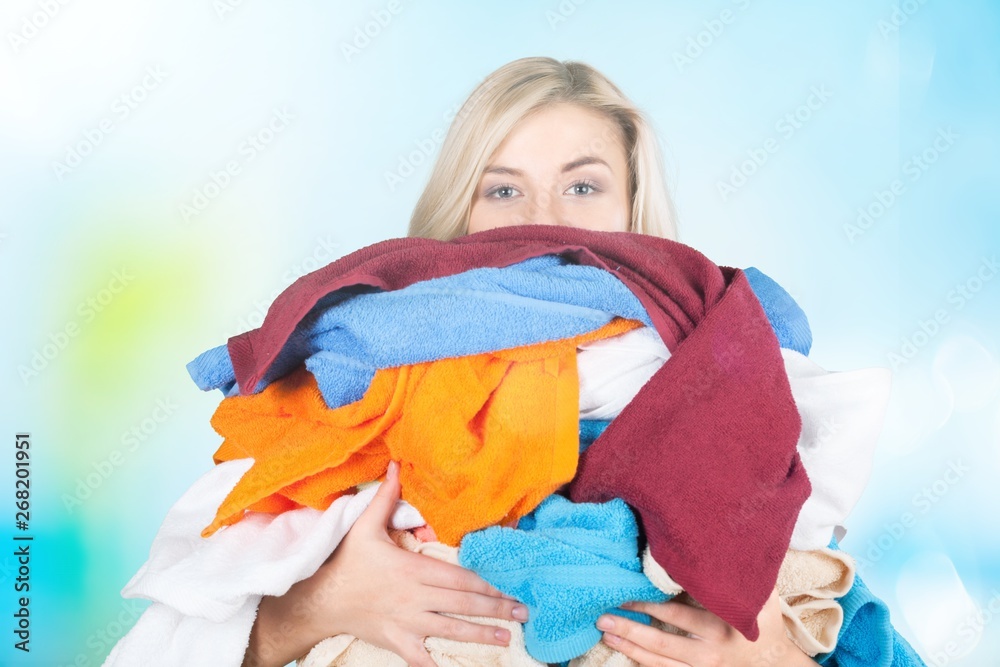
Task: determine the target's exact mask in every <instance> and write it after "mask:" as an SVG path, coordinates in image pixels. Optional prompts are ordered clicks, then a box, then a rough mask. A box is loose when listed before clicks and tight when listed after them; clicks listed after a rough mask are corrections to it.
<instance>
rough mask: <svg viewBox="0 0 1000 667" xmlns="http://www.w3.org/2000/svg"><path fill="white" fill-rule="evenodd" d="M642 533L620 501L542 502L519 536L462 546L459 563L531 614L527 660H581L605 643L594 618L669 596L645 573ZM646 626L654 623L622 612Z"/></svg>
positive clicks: (487, 532) (480, 538)
mask: <svg viewBox="0 0 1000 667" xmlns="http://www.w3.org/2000/svg"><path fill="white" fill-rule="evenodd" d="M637 539H638V527H637V525H636V523H635V518H634V517H633V516H632V511H631V510H630V509H629V508H628V506H627V505H625V503H624V502H622V501H621V500H617V499H616V500H612V501H609V502H607V503H601V504H596V503H581V504H577V503H573V502H570V501H569V500H567V499H566V498H563V497H562V496H559V495H552V496H549V497H548V498H546V499H545V501H544V502H542V504H541V505H539V506H538V508H537V509H536V510H535V511H534V512H532V513H531V514H529V515H527V516H525V517H524V518H523V519H521V521H520V522H519V523H518V527H517V529H513V528H503V527H492V528H486V529H484V530H481V531H476V532H473V533H469V534H468V535H466V536H465V537H464V538H463V539H462V543H461V546H460V547H459V552H458V559H459V563H461V565H462V566H463V567H467V568H469V569H470V570H473V571H474V572H476V573H477V574H478V575H479V576H481V577H482V578H483V579H485V580H486V581H488V582H489V583H490V584H492V585H493V586H494V587H495V588H497V589H498V590H500V591H502V592H504V593H506V594H508V595H511V596H513V597H515V598H517V599H518V600H520V601H521V602H522V603H523V604H524V605H525V606H527V607H528V622H527V623H526V624H525V629H524V634H525V643H526V645H527V647H528V653H530V654H531V656H532V657H534V658H535V659H537V660H541V661H543V662H558V661H562V660H569V659H570V658H575V657H576V656H579V655H582V654H583V653H585V652H586V651H587V649H589V648H590V647H592V646H593V645H594V644H596V643H597V642H598V641H600V638H601V632H600V631H599V630H598V629H597V627H596V625H595V623H596V622H597V618H598V617H599V616H600V615H601V614H603V613H605V612H608V611H611V610H613V609H615V608H616V607H618V605H620V604H622V603H623V602H625V601H627V600H646V601H651V602H662V601H664V600H667V599H668V598H669V596H668V595H666V594H664V593H662V592H661V591H659V590H658V589H657V588H656V587H654V586H653V585H652V584H651V583H650V582H649V580H648V579H647V578H646V577H645V575H643V573H642V565H641V564H640V562H639V556H638V545H637ZM616 613H625V614H627V615H628V616H629V617H631V618H634V619H636V620H641V621H643V622H646V623H648V622H649V617H648V616H646V615H645V614H638V613H636V612H626V611H624V610H619V611H618V612H616Z"/></svg>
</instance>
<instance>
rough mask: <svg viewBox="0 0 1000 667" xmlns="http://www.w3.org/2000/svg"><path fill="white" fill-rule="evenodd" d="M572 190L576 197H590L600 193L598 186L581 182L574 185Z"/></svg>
mask: <svg viewBox="0 0 1000 667" xmlns="http://www.w3.org/2000/svg"><path fill="white" fill-rule="evenodd" d="M570 190H572V191H573V194H575V195H589V194H593V193H595V192H598V190H597V186H596V185H594V184H593V183H591V182H589V181H580V182H579V183H574V184H573V185H572V186H571V187H570Z"/></svg>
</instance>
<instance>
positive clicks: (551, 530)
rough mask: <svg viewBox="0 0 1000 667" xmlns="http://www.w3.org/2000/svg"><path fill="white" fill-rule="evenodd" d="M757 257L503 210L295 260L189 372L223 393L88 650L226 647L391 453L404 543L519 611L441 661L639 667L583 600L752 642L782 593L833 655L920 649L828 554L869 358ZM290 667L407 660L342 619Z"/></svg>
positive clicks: (863, 430)
mask: <svg viewBox="0 0 1000 667" xmlns="http://www.w3.org/2000/svg"><path fill="white" fill-rule="evenodd" d="M811 342H812V339H811V333H810V330H809V326H808V322H807V321H806V318H805V315H804V314H803V312H802V311H801V309H800V308H799V307H798V306H797V304H796V303H795V301H794V300H793V299H792V298H791V296H789V295H788V294H787V292H785V291H784V290H783V289H782V288H781V287H780V286H779V285H778V284H777V283H775V282H774V281H773V280H771V279H770V278H768V277H767V276H766V275H764V274H763V273H761V272H760V271H758V270H756V269H752V268H750V269H746V270H739V269H733V268H729V267H720V266H718V265H716V264H714V263H712V262H711V261H710V260H708V259H707V258H706V257H704V256H703V255H702V254H700V253H698V252H697V251H696V250H694V249H692V248H690V247H689V246H686V245H684V244H681V243H678V242H675V241H670V240H666V239H659V238H655V237H649V236H641V235H638V234H627V233H609V232H594V231H588V230H581V229H573V228H565V227H553V226H526V227H507V228H501V229H495V230H490V231H487V232H481V233H477V234H472V235H468V236H465V237H461V238H458V239H455V240H453V241H448V242H444V241H436V240H431V239H418V238H406V239H392V240H389V241H384V242H381V243H377V244H374V245H371V246H368V247H366V248H363V249H362V250H359V251H357V252H355V253H351V254H350V255H347V256H345V257H343V258H341V259H339V260H337V261H336V262H333V263H332V264H330V265H328V266H326V267H324V268H322V269H319V270H318V271H315V272H313V273H311V274H309V275H307V276H304V277H302V278H300V279H299V280H298V281H296V282H295V283H294V284H293V285H292V286H290V287H289V288H288V289H287V290H285V292H283V293H282V294H281V295H279V297H278V298H277V299H276V300H275V302H274V304H273V305H272V306H271V308H270V309H269V311H268V313H267V317H266V318H265V320H264V322H263V324H262V325H261V327H260V328H259V329H255V330H253V331H249V332H246V333H244V334H241V335H239V336H236V337H234V338H231V339H230V340H229V342H228V344H227V345H223V346H219V347H217V348H213V349H211V350H208V351H207V352H205V353H204V354H202V355H200V356H199V357H198V358H196V359H195V360H194V361H192V362H191V363H190V364H189V365H188V371H189V373H190V374H191V376H192V378H193V379H194V380H195V382H196V383H197V384H198V386H199V387H200V388H201V389H203V390H213V389H219V390H221V391H222V392H223V394H224V398H223V400H222V401H221V403H220V405H219V408H218V409H217V411H216V413H215V415H214V416H213V417H212V426H213V427H214V428H215V430H216V431H217V432H218V433H219V434H220V435H222V436H223V442H222V444H221V446H220V447H219V448H218V450H217V451H216V452H215V455H214V459H215V462H216V464H217V465H216V466H215V468H214V469H213V470H212V471H210V472H209V473H207V474H206V475H205V476H203V477H202V478H201V479H200V480H198V481H197V482H196V483H195V485H194V486H192V488H191V489H190V490H189V491H188V492H187V493H186V494H185V495H184V497H182V498H181V499H180V500H179V501H178V503H177V504H176V505H175V506H174V507H173V508H172V509H171V510H170V512H169V513H168V516H167V518H166V520H165V521H164V524H163V526H162V527H161V529H160V532H159V533H158V534H157V536H156V538H155V540H154V542H153V546H152V548H151V552H150V559H149V560H148V561H147V563H146V564H144V565H143V566H142V568H141V569H140V570H139V572H138V573H137V574H136V575H135V576H134V577H133V578H132V580H131V581H130V582H129V583H128V585H127V586H126V587H125V589H124V590H123V595H124V596H126V597H142V598H146V599H150V600H152V601H153V605H151V606H150V608H149V609H147V610H146V612H145V613H144V614H143V616H142V617H141V618H140V619H139V622H138V623H137V624H136V626H135V627H134V628H133V629H132V631H130V632H129V633H128V635H126V636H125V637H124V638H123V639H122V640H121V641H120V642H119V644H118V645H117V646H116V647H115V649H114V650H113V652H112V654H111V655H110V656H109V658H108V661H107V662H106V663H105V664H106V665H128V664H147V665H154V664H164V665H166V664H196V663H205V664H208V663H209V662H211V663H212V664H218V665H234V666H236V665H239V664H240V662H241V660H242V657H243V653H244V651H245V649H246V646H247V640H248V637H249V633H250V629H251V627H252V625H253V619H254V615H255V613H256V607H257V605H258V604H259V602H260V599H261V597H262V596H263V595H281V594H283V593H285V592H286V591H287V590H288V588H289V587H290V586H291V585H292V584H294V583H295V582H296V581H300V580H302V579H305V578H307V577H309V576H310V575H311V574H313V573H314V572H315V571H316V570H317V569H318V567H319V566H320V564H321V563H322V562H323V561H324V560H325V559H326V557H327V556H328V555H329V554H330V553H331V552H332V551H333V550H334V549H335V548H336V546H337V544H338V543H339V542H340V540H341V539H342V538H343V536H344V535H345V534H346V533H347V531H348V530H349V529H350V527H351V525H352V524H353V522H354V521H355V520H356V519H357V517H358V516H359V515H360V514H361V512H362V511H363V510H364V508H365V507H366V506H367V504H368V503H369V502H370V501H371V498H372V497H373V496H374V493H375V490H376V489H377V486H378V484H379V480H380V479H383V478H384V475H385V471H386V468H387V466H388V463H389V461H390V460H395V461H398V462H399V463H400V482H401V489H402V491H401V494H402V500H401V501H400V502H399V503H398V505H397V508H396V510H395V513H394V514H393V516H392V519H391V528H392V529H393V530H392V532H391V535H392V536H393V539H394V540H396V542H397V544H399V545H400V546H401V547H402V548H405V549H409V550H411V551H415V552H419V553H424V554H427V555H429V556H431V557H435V558H439V559H442V560H446V561H449V562H453V563H457V564H460V565H462V566H464V567H467V568H469V569H471V570H473V571H475V572H476V573H477V574H479V575H480V576H481V577H483V578H484V579H485V580H486V581H488V582H489V583H491V584H492V585H493V586H494V587H496V588H497V589H499V590H501V591H503V592H504V593H507V594H509V595H511V596H513V597H515V598H517V599H518V600H520V601H521V602H522V603H524V604H525V605H526V606H527V607H528V609H529V620H528V622H527V623H525V624H524V625H523V626H522V624H519V623H514V622H508V621H500V620H497V619H475V620H476V621H477V622H490V623H494V624H496V625H498V626H502V627H507V628H508V629H509V630H510V631H511V637H512V641H511V645H510V646H509V647H506V648H500V647H491V646H484V645H479V644H463V643H458V642H451V641H447V640H442V639H437V638H428V640H427V641H426V642H425V643H426V646H427V648H428V651H430V653H431V655H432V657H434V659H435V660H436V662H437V663H438V664H440V665H459V664H462V665H465V664H482V665H544V664H546V663H563V664H566V663H567V662H568V664H570V665H572V666H576V667H583V666H588V667H596V666H598V665H601V666H604V667H611V666H612V665H627V664H634V663H632V662H631V661H629V660H628V659H626V658H625V656H623V655H621V654H620V653H616V652H615V651H613V650H612V649H610V648H608V647H607V646H605V645H603V644H602V643H601V642H600V637H601V633H600V631H599V630H597V628H596V626H595V623H596V620H597V618H598V617H599V616H600V615H601V614H603V613H608V612H611V613H615V614H617V615H620V616H625V617H629V618H633V619H635V620H638V621H641V622H644V623H652V624H654V625H657V627H660V628H661V629H663V630H665V631H668V632H677V633H683V631H682V630H679V629H677V628H671V627H668V626H665V625H664V624H662V623H660V622H659V621H657V620H655V619H651V618H650V617H648V616H646V615H644V614H639V613H637V612H632V611H628V610H624V609H620V608H619V605H621V604H623V603H624V602H626V601H629V600H644V601H651V602H662V601H665V600H668V599H671V598H674V597H676V596H682V597H681V598H679V599H684V600H685V601H688V602H689V603H690V604H696V605H698V606H702V607H704V608H706V609H708V610H709V611H711V612H713V613H715V614H716V615H717V616H719V617H720V618H722V619H723V620H725V621H726V622H728V623H729V624H731V625H732V626H733V627H735V628H736V629H737V630H739V631H740V632H741V633H742V634H743V635H744V636H746V637H747V638H748V639H751V640H754V639H756V638H757V637H758V635H759V629H758V627H757V623H756V618H757V615H758V614H759V612H760V610H761V609H762V607H763V605H764V603H765V601H766V600H767V599H768V597H769V596H770V594H771V592H772V591H773V590H775V589H777V591H778V593H779V595H780V597H781V601H782V602H781V605H782V613H783V616H784V620H785V627H786V632H787V634H788V636H789V637H790V638H791V639H792V641H793V642H795V644H796V645H797V646H799V647H800V648H801V649H802V650H803V651H804V652H805V653H806V654H808V655H810V656H814V657H815V659H816V660H817V661H818V662H820V663H821V664H831V665H885V666H886V667H889V666H890V665H920V664H923V663H922V662H921V661H920V659H919V658H918V657H917V656H916V654H915V653H914V652H913V651H912V649H911V648H910V647H909V645H908V644H907V643H906V642H905V640H903V639H902V638H901V637H900V636H899V635H898V633H896V632H895V631H894V630H893V628H892V626H891V625H890V623H889V618H888V612H887V610H886V608H885V605H884V604H883V603H882V602H881V601H880V600H878V599H877V598H875V597H874V596H872V595H871V593H870V592H869V591H868V590H867V588H865V587H864V585H863V583H862V582H861V580H860V578H859V577H858V576H857V574H856V572H855V567H854V561H853V559H852V558H851V557H850V556H849V555H848V554H847V553H845V552H843V551H841V550H839V548H838V547H837V541H838V539H839V538H841V537H842V536H843V528H842V526H843V524H844V521H845V519H846V517H847V515H848V513H849V512H850V511H851V509H852V508H853V507H854V505H855V504H856V502H857V501H858V499H859V498H860V495H861V493H862V491H863V489H864V487H865V485H866V483H867V480H868V477H869V475H870V471H871V464H872V458H873V450H874V446H875V443H876V441H877V439H878V435H879V431H880V428H881V422H882V419H883V416H884V412H885V408H886V404H887V401H888V393H889V382H890V376H889V371H888V370H887V369H881V368H870V369H864V370H859V371H851V372H828V371H825V370H823V369H822V368H820V367H819V366H818V365H816V364H815V363H813V362H812V361H811V360H810V359H809V358H808V353H809V348H810V346H811ZM300 664H301V665H302V666H303V667H328V666H332V665H371V664H385V665H395V664H399V665H403V664H405V663H404V662H403V661H402V660H401V659H399V658H397V657H395V656H393V655H392V654H390V653H388V652H385V651H383V650H381V649H379V648H377V647H374V646H370V645H367V644H365V643H364V642H362V641H361V640H359V639H356V638H354V637H350V636H347V635H341V636H337V637H332V638H329V639H327V640H325V641H323V642H321V643H320V644H318V645H317V646H316V647H314V648H313V649H312V651H310V652H309V653H308V654H307V655H306V656H303V657H302V658H301V660H300Z"/></svg>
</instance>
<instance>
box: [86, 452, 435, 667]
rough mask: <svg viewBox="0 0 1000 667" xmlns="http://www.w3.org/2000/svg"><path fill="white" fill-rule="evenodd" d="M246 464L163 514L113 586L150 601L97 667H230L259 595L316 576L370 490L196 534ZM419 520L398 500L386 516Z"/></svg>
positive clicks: (399, 523) (398, 522)
mask: <svg viewBox="0 0 1000 667" xmlns="http://www.w3.org/2000/svg"><path fill="white" fill-rule="evenodd" d="M252 463H253V460H252V459H238V460H234V461H226V462H224V463H221V464H219V465H217V466H215V467H213V468H212V469H211V470H210V471H208V472H207V473H205V475H203V476H202V477H201V478H199V479H198V480H197V481H196V482H195V483H194V484H193V485H192V486H191V488H190V489H189V490H188V491H187V492H186V493H185V494H184V495H183V496H182V497H181V499H180V500H178V501H177V503H175V504H174V506H173V507H172V508H171V509H170V511H169V512H167V516H166V518H165V519H164V520H163V525H162V526H161V527H160V530H159V532H158V533H157V534H156V537H155V538H154V540H153V544H152V546H151V548H150V552H149V560H147V561H146V563H145V564H143V565H142V567H140V568H139V571H138V572H137V573H136V574H135V576H134V577H132V579H131V581H129V582H128V584H126V586H125V588H124V589H122V597H126V598H145V599H148V600H152V601H153V604H152V605H151V606H150V607H149V608H147V609H146V611H144V612H143V614H142V616H140V617H139V620H138V622H137V623H136V625H135V626H134V627H133V628H132V629H131V630H130V631H129V632H128V634H126V635H125V636H124V637H122V638H121V640H119V642H118V643H117V644H116V645H115V647H114V649H112V651H111V654H110V655H109V656H108V658H107V660H105V662H104V665H105V667H133V666H135V665H143V666H144V667H147V666H148V667H159V666H161V665H162V666H163V667H168V666H176V665H213V666H215V667H225V666H227V665H231V666H232V667H239V665H240V663H241V662H242V661H243V654H244V653H245V652H246V647H247V645H248V643H249V639H250V630H251V628H252V627H253V621H254V618H255V616H256V613H257V606H258V605H259V604H260V599H261V597H263V596H264V595H282V594H284V593H285V592H287V591H288V589H289V588H291V586H292V584H294V583H295V582H297V581H301V580H303V579H306V578H307V577H309V576H310V575H312V574H313V573H314V572H316V570H318V569H319V566H320V565H321V564H322V563H323V561H325V560H326V558H327V557H328V556H329V555H330V554H331V553H333V550H334V549H335V548H336V547H337V545H338V544H339V543H340V541H341V540H342V539H343V537H344V535H346V534H347V531H348V530H349V529H350V528H351V526H352V525H354V522H355V521H356V520H357V518H358V517H359V516H361V513H362V512H363V511H364V509H365V508H366V507H368V504H369V503H370V502H371V500H372V498H373V497H374V496H375V492H376V491H377V490H378V487H379V484H373V485H371V486H369V487H367V488H365V489H364V490H363V491H360V492H359V493H357V494H356V495H348V496H342V497H340V498H338V499H337V500H335V501H334V502H333V503H332V504H331V505H330V507H329V508H328V509H327V510H325V511H322V512H321V511H319V510H315V509H311V508H301V509H296V510H292V511H289V512H284V513H282V514H278V515H271V514H262V513H250V514H248V515H247V516H246V517H245V518H244V519H243V520H242V521H239V522H238V523H235V524H233V525H231V526H227V527H225V528H223V529H222V530H219V531H218V532H216V533H215V534H213V535H212V536H211V537H209V538H207V539H206V538H203V537H201V530H202V529H203V528H204V527H205V526H206V525H208V524H209V523H210V522H211V521H212V519H213V517H214V516H215V512H216V510H217V509H218V507H219V505H221V504H222V501H223V499H224V498H225V497H226V495H228V494H229V492H230V491H231V490H232V488H233V487H234V486H235V485H236V482H237V481H239V479H240V477H242V476H243V474H244V473H245V472H246V471H247V470H249V468H250V466H251V465H252ZM425 523H426V522H425V521H424V519H423V517H421V516H420V513H419V512H418V511H417V510H416V509H415V508H414V507H413V506H412V505H410V504H409V503H407V502H405V501H399V503H398V504H397V505H396V509H395V512H394V514H393V515H392V517H391V520H390V525H391V526H392V527H393V528H397V529H408V528H416V527H418V526H422V525H424V524H425Z"/></svg>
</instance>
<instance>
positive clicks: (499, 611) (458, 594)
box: [427, 587, 528, 623]
mask: <svg viewBox="0 0 1000 667" xmlns="http://www.w3.org/2000/svg"><path fill="white" fill-rule="evenodd" d="M429 590H430V591H433V592H431V593H428V595H427V605H428V609H429V610H430V611H436V612H447V613H449V614H461V615H462V616H483V617H487V618H502V619H503V620H505V621H517V622H518V623H524V622H526V621H527V620H528V608H527V607H525V606H524V605H523V604H520V603H519V602H517V601H516V600H509V599H507V598H501V597H495V596H492V595H482V594H481V593H469V592H467V591H455V590H450V589H447V588H436V587H435V588H431V589H429Z"/></svg>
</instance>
